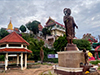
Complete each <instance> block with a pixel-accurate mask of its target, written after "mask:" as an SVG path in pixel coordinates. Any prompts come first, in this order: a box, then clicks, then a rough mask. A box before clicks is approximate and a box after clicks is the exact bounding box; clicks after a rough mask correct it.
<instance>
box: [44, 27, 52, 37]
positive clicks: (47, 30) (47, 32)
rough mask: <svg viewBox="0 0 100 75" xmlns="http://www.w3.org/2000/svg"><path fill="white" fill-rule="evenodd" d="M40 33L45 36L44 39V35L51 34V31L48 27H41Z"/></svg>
mask: <svg viewBox="0 0 100 75" xmlns="http://www.w3.org/2000/svg"><path fill="white" fill-rule="evenodd" d="M42 33H43V35H44V36H45V39H46V35H51V32H50V30H49V29H48V28H43V29H42Z"/></svg>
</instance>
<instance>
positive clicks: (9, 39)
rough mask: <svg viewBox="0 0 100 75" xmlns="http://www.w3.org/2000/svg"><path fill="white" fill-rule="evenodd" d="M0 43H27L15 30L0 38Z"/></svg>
mask: <svg viewBox="0 0 100 75" xmlns="http://www.w3.org/2000/svg"><path fill="white" fill-rule="evenodd" d="M0 43H24V44H26V45H29V43H28V42H27V41H25V40H24V39H23V38H22V37H21V36H20V35H18V34H17V33H16V32H12V33H10V34H9V35H7V36H6V37H4V38H3V39H1V40H0Z"/></svg>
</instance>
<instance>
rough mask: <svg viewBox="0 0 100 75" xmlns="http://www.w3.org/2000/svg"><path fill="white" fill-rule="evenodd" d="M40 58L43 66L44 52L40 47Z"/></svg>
mask: <svg viewBox="0 0 100 75" xmlns="http://www.w3.org/2000/svg"><path fill="white" fill-rule="evenodd" d="M40 58H41V64H43V58H44V51H43V49H42V47H41V48H40Z"/></svg>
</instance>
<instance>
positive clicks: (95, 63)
mask: <svg viewBox="0 0 100 75" xmlns="http://www.w3.org/2000/svg"><path fill="white" fill-rule="evenodd" d="M90 63H91V64H94V65H97V64H98V63H100V61H99V60H96V61H90Z"/></svg>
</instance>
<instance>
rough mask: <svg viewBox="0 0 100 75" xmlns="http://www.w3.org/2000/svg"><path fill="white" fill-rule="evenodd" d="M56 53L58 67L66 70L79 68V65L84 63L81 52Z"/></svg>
mask: <svg viewBox="0 0 100 75" xmlns="http://www.w3.org/2000/svg"><path fill="white" fill-rule="evenodd" d="M57 53H58V65H59V66H61V67H68V68H79V67H80V63H84V62H85V61H84V54H83V52H82V51H62V52H57Z"/></svg>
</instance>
